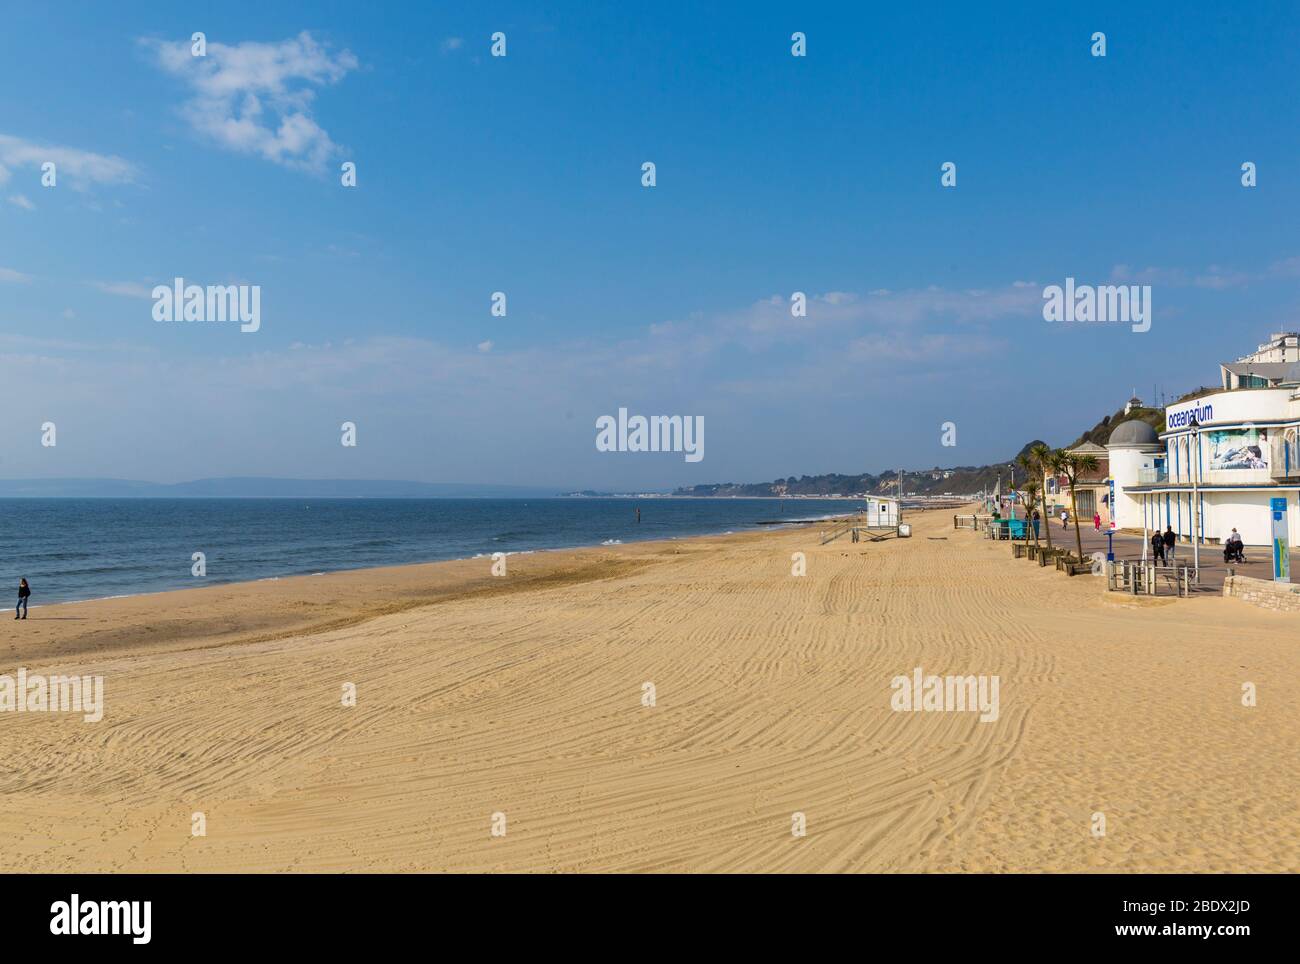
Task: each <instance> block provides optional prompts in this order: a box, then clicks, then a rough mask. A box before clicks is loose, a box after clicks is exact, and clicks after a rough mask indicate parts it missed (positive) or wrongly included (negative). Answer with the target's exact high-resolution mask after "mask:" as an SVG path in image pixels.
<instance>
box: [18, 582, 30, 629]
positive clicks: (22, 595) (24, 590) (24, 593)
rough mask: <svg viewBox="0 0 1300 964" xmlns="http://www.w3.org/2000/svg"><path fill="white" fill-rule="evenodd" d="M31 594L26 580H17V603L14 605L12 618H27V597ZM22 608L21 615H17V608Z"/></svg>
mask: <svg viewBox="0 0 1300 964" xmlns="http://www.w3.org/2000/svg"><path fill="white" fill-rule="evenodd" d="M31 594H32V587H31V586H29V585H27V580H26V579H25V578H24V579H19V580H18V605H17V606H15V607H14V619H26V618H27V597H28V596H30V595H31ZM20 609H21V610H22V612H23V614H22V616H19V615H18V610H20Z"/></svg>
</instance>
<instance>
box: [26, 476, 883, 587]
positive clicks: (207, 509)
mask: <svg viewBox="0 0 1300 964" xmlns="http://www.w3.org/2000/svg"><path fill="white" fill-rule="evenodd" d="M859 507H860V503H859V502H858V501H856V500H852V499H700V498H659V499H632V498H627V499H621V498H620V499H614V498H554V499H76V498H66V499H0V587H4V586H8V587H9V588H10V589H12V592H9V593H8V595H12V596H14V597H16V596H17V587H18V580H19V578H20V577H26V578H27V581H28V583H29V584H30V585H31V588H32V597H31V604H32V605H33V606H36V605H40V604H41V603H56V602H71V601H76V600H83V599H102V598H107V597H113V596H131V595H137V594H139V593H150V592H163V591H166V590H170V589H191V588H194V587H196V586H200V585H211V584H214V583H230V582H243V581H248V580H255V579H274V578H279V577H283V576H297V575H307V574H312V573H323V572H336V571H339V570H345V569H365V568H369V567H372V566H394V565H403V564H407V563H418V562H436V561H439V560H444V559H468V558H473V557H476V556H490V555H491V554H492V553H494V552H504V553H521V552H541V551H545V550H548V549H564V548H576V547H582V546H600V545H618V544H621V543H626V542H636V541H640V540H645V539H681V538H685V537H687V536H696V535H707V534H719V533H726V532H742V531H745V530H752V529H757V528H759V527H762V526H772V525H785V524H792V523H795V522H799V521H810V520H820V519H826V518H830V517H833V516H837V515H844V514H847V513H849V512H852V511H855V510H857V509H858V508H859ZM637 509H640V510H641V521H640V522H639V523H638V522H637V519H636V513H637ZM197 552H201V553H203V555H204V565H205V567H206V575H205V576H203V577H202V578H199V577H196V576H195V575H193V568H194V565H195V562H194V554H195V553H197ZM0 598H3V597H0Z"/></svg>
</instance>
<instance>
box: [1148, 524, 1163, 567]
mask: <svg viewBox="0 0 1300 964" xmlns="http://www.w3.org/2000/svg"><path fill="white" fill-rule="evenodd" d="M1164 561H1165V540H1164V536H1162V535H1161V534H1160V530H1159V529H1157V530H1156V531H1155V532H1153V533H1152V534H1151V563H1152V565H1157V566H1158V565H1161V564H1162V563H1163V562H1164Z"/></svg>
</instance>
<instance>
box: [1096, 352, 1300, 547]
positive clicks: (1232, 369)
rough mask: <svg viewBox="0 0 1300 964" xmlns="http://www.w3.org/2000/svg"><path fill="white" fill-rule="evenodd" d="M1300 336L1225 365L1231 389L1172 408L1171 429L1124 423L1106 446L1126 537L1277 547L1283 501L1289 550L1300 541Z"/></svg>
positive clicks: (1225, 382) (1224, 375)
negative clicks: (1278, 504)
mask: <svg viewBox="0 0 1300 964" xmlns="http://www.w3.org/2000/svg"><path fill="white" fill-rule="evenodd" d="M1298 339H1300V336H1297V335H1296V334H1294V333H1288V332H1283V333H1280V334H1277V335H1274V336H1273V338H1272V340H1271V341H1270V342H1269V343H1267V344H1265V345H1261V346H1260V348H1259V350H1258V351H1257V352H1255V353H1253V354H1252V355H1247V356H1245V357H1244V358H1241V359H1238V361H1236V362H1231V363H1226V364H1224V365H1221V366H1220V376H1221V380H1222V383H1223V387H1222V388H1221V389H1218V390H1212V391H1203V392H1200V393H1198V394H1196V395H1194V396H1192V397H1190V398H1185V399H1181V400H1180V401H1178V402H1175V403H1174V404H1173V405H1170V406H1168V407H1167V408H1166V409H1165V431H1164V432H1162V433H1160V434H1159V435H1157V434H1156V431H1155V430H1154V429H1153V428H1152V427H1151V426H1150V425H1148V424H1146V423H1145V422H1140V421H1128V422H1124V423H1123V424H1121V425H1119V426H1118V427H1117V428H1116V429H1115V431H1114V432H1112V433H1111V437H1110V439H1109V442H1108V444H1107V446H1106V449H1107V452H1108V454H1109V456H1110V470H1111V478H1112V480H1113V483H1114V499H1113V504H1114V514H1115V523H1116V525H1117V527H1118V528H1121V529H1138V530H1143V529H1145V530H1150V529H1155V528H1159V529H1161V530H1163V529H1164V528H1165V527H1166V526H1170V527H1172V528H1173V530H1174V532H1176V533H1177V534H1178V536H1179V538H1180V540H1184V541H1190V540H1191V538H1192V534H1193V532H1196V533H1197V534H1198V535H1199V536H1200V537H1201V539H1202V540H1203V541H1204V542H1215V543H1220V542H1223V541H1224V539H1226V538H1227V536H1228V534H1229V533H1230V532H1231V531H1232V530H1233V528H1236V529H1237V531H1238V532H1240V533H1241V537H1242V539H1243V540H1244V541H1245V542H1246V544H1247V545H1270V544H1271V543H1272V524H1273V521H1272V520H1273V511H1274V508H1275V504H1274V503H1273V502H1272V500H1274V499H1285V500H1286V503H1285V504H1286V507H1287V512H1286V519H1287V523H1288V542H1289V544H1291V545H1296V544H1297V541H1298V539H1300V503H1298V502H1297V496H1298V495H1300V445H1298V444H1297V433H1300V357H1298V356H1297V355H1296V351H1297V340H1298Z"/></svg>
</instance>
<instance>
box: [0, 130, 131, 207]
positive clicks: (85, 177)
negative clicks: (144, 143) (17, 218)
mask: <svg viewBox="0 0 1300 964" xmlns="http://www.w3.org/2000/svg"><path fill="white" fill-rule="evenodd" d="M47 161H50V162H53V164H54V166H55V174H56V175H57V177H58V184H59V185H63V184H65V183H66V184H68V185H69V186H70V187H72V188H73V189H74V190H78V191H84V190H85V189H86V188H87V187H88V186H89V185H91V184H129V183H130V182H131V181H132V180H134V178H135V173H136V171H135V167H134V166H132V165H131V164H130V163H129V162H127V161H124V160H122V158H120V157H114V156H112V155H110V154H96V153H94V152H93V151H83V150H80V149H79V148H75V147H57V146H55V145H53V144H37V143H34V142H33V141H29V140H25V139H23V138H21V137H13V136H11V135H9V134H0V184H3V183H5V182H7V181H8V180H10V178H11V177H12V176H13V173H14V171H15V170H18V169H29V170H30V172H31V178H32V184H33V185H36V184H39V183H40V176H41V165H43V164H45V163H46V162H47ZM17 196H18V197H21V195H17ZM10 200H11V201H12V200H13V198H10ZM15 203H17V202H15ZM20 206H21V205H20Z"/></svg>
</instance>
